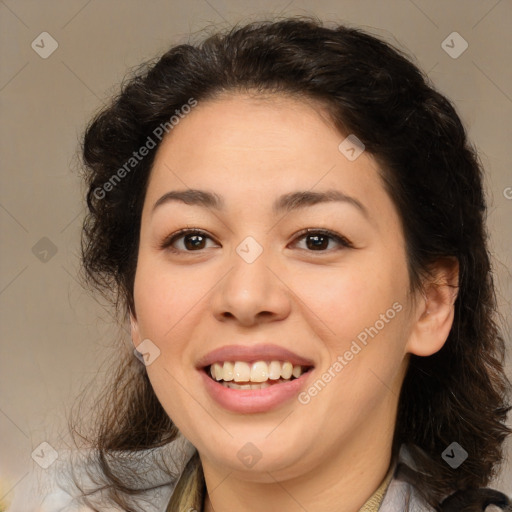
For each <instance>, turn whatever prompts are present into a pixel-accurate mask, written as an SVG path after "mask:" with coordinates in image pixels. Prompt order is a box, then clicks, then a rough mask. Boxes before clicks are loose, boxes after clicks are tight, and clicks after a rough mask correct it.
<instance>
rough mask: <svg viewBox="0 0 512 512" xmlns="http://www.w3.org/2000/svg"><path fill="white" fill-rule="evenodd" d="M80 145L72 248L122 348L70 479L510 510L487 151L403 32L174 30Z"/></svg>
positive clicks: (167, 493) (173, 504)
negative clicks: (501, 473)
mask: <svg viewBox="0 0 512 512" xmlns="http://www.w3.org/2000/svg"><path fill="white" fill-rule="evenodd" d="M83 157H84V163H85V171H84V177H85V180H86V183H87V186H88V194H87V203H88V207H89V215H88V216H87V218H86V220H85V223H84V231H83V234H84V236H83V244H82V250H83V263H84V270H85V272H86V277H87V278H88V279H89V282H90V283H92V284H93V285H95V286H96V287H98V288H99V289H100V290H102V291H104V292H105V293H106V294H107V295H108V296H110V297H111V298H113V299H114V302H115V303H116V305H117V306H118V307H119V311H120V313H121V315H122V318H124V319H126V320H128V319H129V320H130V326H131V336H132V342H133V347H131V348H130V349H129V350H127V349H126V347H124V348H123V350H124V354H125V356H124V358H123V361H122V364H121V365H120V369H119V371H118V372H117V374H116V375H115V379H114V380H113V383H112V386H111V388H109V391H108V393H107V395H106V399H105V401H104V403H103V404H102V406H101V414H100V416H99V421H98V429H97V431H96V432H95V435H94V438H93V439H92V442H93V444H92V448H93V450H92V451H91V452H90V456H89V459H88V460H87V461H86V462H85V463H83V462H82V463H81V464H82V465H79V463H77V464H76V465H75V466H74V468H75V472H74V475H73V477H74V480H75V482H76V484H77V487H78V488H80V491H75V495H76V496H81V497H80V498H78V497H77V498H76V499H75V500H74V501H73V503H79V502H80V503H84V504H87V506H88V507H89V508H88V509H92V510H107V509H108V507H115V508H114V509H115V510H129V511H132V510H134V511H135V510H160V511H164V510H167V511H185V510H189V511H191V510H198V511H199V510H202V511H204V512H212V511H217V512H219V511H222V512H225V511H226V512H227V511H231V510H237V511H240V510H242V511H244V512H252V511H253V510H276V511H278V510H279V511H290V512H291V511H299V510H307V511H308V512H315V511H318V510H323V511H325V510H329V511H330V510H332V511H334V510H336V511H339V510H343V511H346V512H352V511H353V512H356V511H370V510H372V511H373V510H379V511H381V512H383V511H384V512H386V511H397V510H400V511H402V510H404V511H405V510H407V511H413V510H414V511H416V510H423V511H430V510H444V511H452V510H453V511H455V510H457V511H461V510H468V511H469V510H471V511H477V510H478V511H479V510H485V507H486V506H487V505H489V504H495V505H497V506H499V507H502V508H503V509H505V510H510V502H509V500H508V499H507V497H506V496H504V495H503V494H501V493H499V492H497V491H493V490H491V489H487V488H485V486H486V485H488V483H489V481H490V479H491V477H492V476H493V475H494V474H495V472H496V470H497V468H498V466H499V463H500V462H501V460H502V457H503V455H502V443H503V441H504V439H505V438H506V436H507V435H508V434H509V432H510V431H509V429H508V428H507V427H506V425H505V421H506V415H507V412H508V410H509V406H508V401H507V400H508V396H507V392H508V381H507V379H506V377H505V375H504V373H503V366H502V361H503V340H502V337H501V334H500V332H499V330H498V328H497V326H496V323H495V315H496V304H495V300H494V288H493V282H492V274H491V270H490V262H489V253H488V250H487V247H486V231H485V225H484V220H485V219H484V216H485V211H486V207H485V200H484V196H483V190H482V171H481V168H480V166H479V163H478V160H477V157H476V155H475V153H474V151H473V149H472V148H471V146H470V144H469V142H468V140H467V138H466V134H465V131H464V128H463V126H462V125H461V122H460V119H459V117H458V116H457V114H456V112H455V110H454V108H453V106H452V105H451V104H450V102H449V101H448V100H447V99H446V98H444V97H443V96H442V95H441V94H439V93H438V92H437V91H436V90H435V89H433V88H432V87H431V86H430V85H429V84H428V83H427V81H426V79H425V77H424V76H423V75H422V74H421V72H420V71H419V70H418V69H417V68H416V67H415V66H414V65H413V64H412V63H411V62H410V61H409V60H408V59H407V58H405V57H404V56H403V55H402V54H401V53H400V52H399V51H397V50H396V49H393V48H392V47H390V46H389V45H388V44H386V43H384V42H382V41H379V40H378V39H376V38H374V37H372V36H370V35H367V34H365V33H364V32H362V31H359V30H355V29H351V28H346V27H343V26H340V27H336V28H327V27H324V26H323V25H322V24H321V23H319V22H317V21H314V20H311V19H296V18H295V19H288V20H284V21H279V22H261V23H253V24H249V25H246V26H243V27H237V28H234V29H233V30H231V31H230V32H228V33H227V34H224V35H222V34H217V35H213V36H211V37H209V38H208V39H207V40H205V41H204V42H202V43H200V44H198V45H196V46H192V45H180V46H177V47H174V48H172V49H170V50H169V51H168V52H167V53H166V54H165V55H163V57H162V58H161V59H159V60H158V61H157V62H156V63H152V64H151V65H149V66H148V67H146V68H143V69H142V71H140V72H139V73H137V74H136V76H134V77H133V78H132V79H131V80H129V81H128V82H127V83H126V84H125V85H124V86H123V89H122V91H121V93H120V94H119V96H118V97H117V98H115V100H114V101H113V102H112V104H111V105H110V106H109V107H108V108H106V109H104V110H103V111H102V112H101V113H100V114H99V115H98V116H97V117H96V118H95V119H94V120H93V122H92V123H91V124H90V126H89V127H88V129H87V131H86V133H85V137H84V141H83ZM134 347H135V355H136V356H137V357H134V356H133V354H132V350H133V348H134ZM182 441H183V442H184V443H185V448H186V451H185V455H184V457H183V458H178V457H179V456H180V454H181V450H178V448H177V447H178V445H179V443H181V442H182ZM180 446H182V445H180ZM187 450H188V451H187ZM84 464H85V465H84ZM86 476H87V479H86ZM69 493H70V494H73V493H72V492H71V491H69ZM507 507H508V508H507ZM48 510H50V509H48ZM55 510H57V509H56V508H55ZM59 510H60V509H59ZM109 510H110V509H109Z"/></svg>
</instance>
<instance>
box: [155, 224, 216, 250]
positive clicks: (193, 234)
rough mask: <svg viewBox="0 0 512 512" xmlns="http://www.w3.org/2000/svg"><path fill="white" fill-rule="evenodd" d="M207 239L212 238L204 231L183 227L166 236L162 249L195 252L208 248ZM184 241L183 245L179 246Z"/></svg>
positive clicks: (161, 245)
mask: <svg viewBox="0 0 512 512" xmlns="http://www.w3.org/2000/svg"><path fill="white" fill-rule="evenodd" d="M207 240H212V238H211V237H210V236H208V235H207V234H206V233H205V232H204V231H201V230H198V229H190V228H188V229H181V230H180V231H178V232H177V233H173V234H172V235H170V236H168V237H166V238H165V239H164V240H163V241H162V243H161V244H160V248H161V249H168V250H171V251H172V252H195V251H200V250H202V249H205V248H206V243H207ZM180 241H182V246H181V247H177V245H178V242H180Z"/></svg>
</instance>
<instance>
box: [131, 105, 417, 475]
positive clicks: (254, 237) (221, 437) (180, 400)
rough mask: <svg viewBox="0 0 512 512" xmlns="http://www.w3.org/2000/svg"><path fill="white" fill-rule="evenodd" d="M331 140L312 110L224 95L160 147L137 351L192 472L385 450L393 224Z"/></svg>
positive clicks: (400, 254) (394, 294)
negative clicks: (198, 466)
mask: <svg viewBox="0 0 512 512" xmlns="http://www.w3.org/2000/svg"><path fill="white" fill-rule="evenodd" d="M347 135H348V134H347ZM344 139H345V136H343V135H340V133H339V132H337V131H336V130H335V129H334V128H333V127H332V126H331V125H330V124H329V123H328V122H327V121H326V116H325V115H322V114H321V110H320V107H319V106H318V105H317V104H316V103H313V102H305V101H304V100H301V101H298V100H296V99H291V98H284V97H281V96H267V97H266V98H262V97H255V96H253V97H250V96H245V95H231V96H224V97H221V98H219V99H217V100H213V101H208V102H204V103H201V102H200V103H199V104H198V105H197V106H196V107H195V108H193V109H192V111H191V113H189V114H188V115H187V116H185V117H184V118H183V119H181V120H180V122H179V124H177V125H176V126H174V128H173V129H172V131H171V132H170V133H169V135H168V136H167V138H165V139H164V140H163V142H162V144H161V146H160V148H159V149H158V153H157V155H156V159H155V162H154V167H153V169H152V173H151V176H150V180H149V184H148V189H147V194H146V198H145V203H144V208H143V213H142V223H141V232H140V247H139V254H138V264H137V271H136V278H135V291H134V297H135V317H133V318H132V333H133V340H134V344H135V345H136V346H138V345H139V344H140V343H142V342H143V343H144V345H142V348H143V349H144V350H142V351H145V352H146V353H147V354H148V355H147V356H146V357H147V363H148V364H147V372H148V375H149V378H150V380H151V383H152V385H153V387H154V390H155V393H156V394H157V396H158V399H159V400H160V402H161V403H162V405H163V407H164V409H165V411H166V412H167V413H168V415H169V416H170V417H171V419H172V420H173V421H174V422H175V424H176V425H177V427H178V428H179V429H180V431H181V432H182V433H183V434H184V435H185V437H186V438H188V439H189V440H190V441H191V442H192V443H193V444H194V445H195V446H196V447H197V448H198V450H199V453H200V455H201V459H202V462H203V466H204V467H205V470H208V468H212V467H216V468H225V470H226V471H230V472H236V474H239V475H242V476H243V477H244V478H250V479H256V480H259V481H269V480H271V478H275V479H280V478H286V477H290V476H298V475H304V474H306V473H307V472H309V471H311V470H314V468H315V467H319V466H320V465H325V464H328V463H329V462H330V461H332V462H333V463H334V462H335V461H336V458H338V457H341V455H342V454H343V457H345V460H349V461H351V464H352V466H353V467H354V468H355V467H357V464H358V462H357V461H358V460H359V459H360V458H361V457H364V456H371V457H374V456H375V454H377V453H381V452H382V450H385V452H386V453H387V452H389V448H390V444H391V438H392V435H393V426H394V419H395V413H396V405H397V401H398V394H399V390H400V386H401V382H402V380H403V376H404V372H405V369H406V362H407V353H408V352H410V350H409V348H410V347H409V346H408V343H409V342H410V339H411V336H412V332H413V328H414V322H415V320H416V317H417V313H416V312H415V309H414V308H413V307H412V298H411V296H410V294H409V292H408V290H409V279H408V272H407V265H406V253H405V245H404V238H403V234H402V230H401V224H400V219H399V217H398V214H397V211H396V209H395V207H394V205H393V203H392V202H391V200H390V198H389V196H388V195H387V193H386V191H385V190H384V187H383V184H382V182H381V179H380V177H379V173H378V166H377V164H376V161H375V160H374V159H373V158H372V157H371V156H370V155H369V154H368V153H366V152H364V151H363V152H362V153H361V154H360V155H359V156H358V153H360V151H361V149H362V148H360V147H358V146H357V145H354V143H353V141H352V142H351V141H350V139H349V140H348V141H345V142H343V141H344ZM342 142H343V144H342V145H341V147H339V146H340V143H342ZM192 190H194V191H201V192H194V193H193V192H192ZM170 192H172V193H177V192H179V193H180V194H184V196H183V199H182V200H180V199H177V198H174V199H173V198H172V197H171V196H167V200H166V199H165V195H166V194H169V193H170ZM212 197H213V198H215V199H216V201H217V203H214V202H213V200H212ZM327 199H331V200H327ZM182 229H192V233H191V234H186V233H185V234H179V235H176V236H175V237H173V236H172V235H173V234H176V233H177V232H178V231H179V230H182ZM194 230H196V231H197V230H200V232H199V233H198V232H194ZM305 230H310V233H309V234H307V233H305ZM325 231H329V232H330V233H331V234H326V233H325ZM165 241H167V244H166V243H164V242H165ZM272 361H273V363H272ZM211 363H217V365H216V366H215V372H216V377H217V378H220V379H221V380H220V381H216V380H214V379H212V377H211V376H210V374H209V368H210V364H211ZM225 363H226V364H225ZM268 363H270V364H268ZM290 371H294V372H295V373H294V374H293V375H292V378H291V377H290ZM301 371H302V373H300V372H301ZM251 372H252V373H251ZM294 375H295V377H296V376H298V375H300V377H298V378H295V377H294ZM278 378H279V380H278ZM236 381H238V382H242V384H236ZM249 381H250V382H249ZM222 382H224V384H223V383H222ZM261 382H263V385H262V384H261ZM228 383H229V385H231V386H232V387H231V388H230V387H227V386H228ZM240 386H252V387H253V388H254V389H253V388H252V387H251V388H249V389H246V388H241V389H240ZM233 388H236V389H233ZM347 457H348V459H347ZM269 472H271V473H272V477H270V476H269Z"/></svg>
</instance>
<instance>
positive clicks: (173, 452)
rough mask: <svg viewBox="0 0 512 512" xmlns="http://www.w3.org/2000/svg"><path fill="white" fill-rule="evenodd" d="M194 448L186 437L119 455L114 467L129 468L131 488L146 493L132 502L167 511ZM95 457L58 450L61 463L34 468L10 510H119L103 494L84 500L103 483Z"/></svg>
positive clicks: (157, 511) (150, 510) (151, 511)
mask: <svg viewBox="0 0 512 512" xmlns="http://www.w3.org/2000/svg"><path fill="white" fill-rule="evenodd" d="M193 450H194V449H193V447H192V445H191V444H190V443H189V442H188V441H187V440H186V439H184V438H178V439H177V440H176V441H174V442H172V443H170V444H169V445H166V446H164V447H161V448H158V449H153V450H144V451H140V452H135V453H129V454H128V453H124V452H123V453H120V454H119V455H118V456H116V457H115V459H112V465H113V467H118V468H122V470H123V471H125V470H128V471H129V472H130V473H131V474H130V485H132V484H133V486H134V487H137V488H139V489H142V490H143V491H142V492H141V493H140V494H139V495H138V496H137V497H136V498H133V502H134V503H137V504H138V505H139V506H140V507H141V510H144V511H147V512H163V511H165V508H166V505H167V503H168V501H169V499H170V496H171V494H172V492H173V490H174V487H175V484H176V476H177V475H179V474H180V472H181V470H182V468H183V466H184V465H185V464H186V461H187V460H188V459H189V458H190V456H191V455H192V453H193ZM93 455H94V453H93V452H91V451H77V450H58V459H57V460H56V461H55V462H54V463H53V464H52V465H51V466H50V467H48V468H47V469H42V468H40V467H39V466H37V465H36V464H34V466H33V467H32V468H31V469H30V471H29V473H28V475H27V476H25V477H24V478H23V479H22V480H21V481H20V483H19V484H18V485H17V486H16V487H15V489H14V491H13V492H14V499H13V502H12V504H11V505H10V506H9V508H8V509H7V512H27V511H33V512H92V511H93V510H95V508H93V507H95V506H97V505H99V504H101V510H102V511H105V512H121V511H122V509H121V508H119V507H118V506H116V505H113V504H111V505H110V506H109V505H108V499H107V497H106V495H105V494H104V493H103V494H102V493H101V492H95V493H93V494H91V495H90V497H89V502H87V500H86V499H85V498H84V497H83V492H82V491H83V490H84V491H86V492H87V491H91V490H94V489H96V488H98V487H99V485H98V483H99V484H100V485H101V482H102V474H101V472H100V471H99V469H98V467H97V464H95V462H94V460H95V459H94V457H93ZM79 487H80V488H79ZM144 489H146V490H144Z"/></svg>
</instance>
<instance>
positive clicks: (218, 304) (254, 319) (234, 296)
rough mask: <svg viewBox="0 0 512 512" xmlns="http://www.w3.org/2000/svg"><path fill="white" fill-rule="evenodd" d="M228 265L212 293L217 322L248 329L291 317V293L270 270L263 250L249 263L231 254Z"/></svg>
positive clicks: (274, 272) (273, 269)
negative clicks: (233, 324) (230, 323)
mask: <svg viewBox="0 0 512 512" xmlns="http://www.w3.org/2000/svg"><path fill="white" fill-rule="evenodd" d="M229 265H230V270H229V271H228V272H227V274H226V275H225V276H224V277H223V278H222V279H221V280H220V282H219V284H218V286H216V287H215V289H214V292H213V297H212V303H211V304H212V308H213V314H214V316H215V318H216V319H217V320H219V321H221V322H227V321H232V322H235V323H238V324H240V325H243V326H245V327H250V326H253V325H255V324H258V323H266V322H272V321H276V320H283V319H284V318H286V317H287V316H288V315H289V314H290V308H291V293H290V290H289V289H288V287H287V285H286V284H285V283H284V282H283V280H282V279H281V278H280V276H279V271H277V269H275V268H272V262H271V261H270V258H268V257H267V255H266V251H265V250H264V251H263V252H262V254H261V255H260V256H259V257H258V258H257V259H256V260H255V261H253V262H252V263H248V262H247V261H245V260H244V259H243V258H242V257H240V255H239V254H238V253H237V252H236V251H233V255H232V257H231V258H230V260H229ZM224 273H225V270H224V272H223V274H224ZM281 273H282V272H281Z"/></svg>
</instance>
